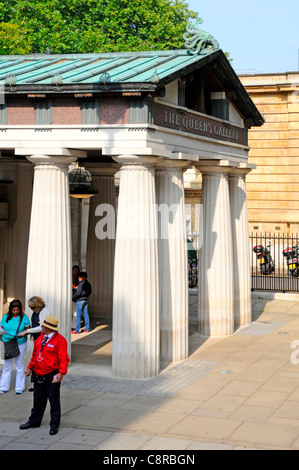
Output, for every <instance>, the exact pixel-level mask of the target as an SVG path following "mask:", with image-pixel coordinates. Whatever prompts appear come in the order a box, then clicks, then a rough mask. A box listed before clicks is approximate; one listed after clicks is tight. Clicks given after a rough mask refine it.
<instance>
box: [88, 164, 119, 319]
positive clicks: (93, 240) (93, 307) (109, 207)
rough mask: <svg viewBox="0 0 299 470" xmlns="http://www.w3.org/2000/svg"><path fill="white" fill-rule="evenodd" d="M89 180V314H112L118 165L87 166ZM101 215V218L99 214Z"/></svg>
mask: <svg viewBox="0 0 299 470" xmlns="http://www.w3.org/2000/svg"><path fill="white" fill-rule="evenodd" d="M86 168H87V169H88V170H89V171H90V172H91V173H92V184H93V186H94V188H95V189H96V190H98V193H97V194H96V195H95V196H93V197H92V198H91V200H90V207H89V220H88V235H87V254H86V270H87V273H88V278H89V281H90V282H91V284H92V289H93V293H92V295H91V296H90V299H89V312H90V315H91V316H92V317H109V318H111V317H112V304H113V276H114V254H115V235H116V201H115V182H114V175H115V173H116V172H117V170H118V169H119V166H118V165H117V164H116V163H115V164H111V165H110V166H108V165H105V167H103V168H101V166H96V167H95V166H90V165H88V164H87V165H86ZM99 217H100V218H99Z"/></svg>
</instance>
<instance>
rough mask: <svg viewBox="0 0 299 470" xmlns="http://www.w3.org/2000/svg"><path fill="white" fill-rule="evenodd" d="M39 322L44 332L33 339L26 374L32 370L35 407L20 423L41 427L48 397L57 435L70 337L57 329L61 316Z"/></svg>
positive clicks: (28, 426)
mask: <svg viewBox="0 0 299 470" xmlns="http://www.w3.org/2000/svg"><path fill="white" fill-rule="evenodd" d="M40 324H41V326H42V334H41V335H40V336H39V338H38V339H37V340H36V341H35V343H34V349H33V354H32V358H31V361H30V362H29V365H28V369H27V371H26V374H25V375H26V376H28V375H30V374H31V373H32V374H33V379H34V394H33V408H32V410H31V415H30V418H29V420H28V421H27V423H25V424H21V425H20V429H29V428H38V427H40V425H41V422H42V419H43V416H44V412H45V409H46V406H47V400H48V399H49V402H50V406H51V410H50V414H51V420H50V435H54V434H57V432H58V428H59V425H60V418H61V407H60V384H61V381H62V378H63V376H64V375H65V374H66V373H67V369H68V364H69V362H70V358H69V356H68V352H67V341H66V339H65V338H64V337H63V336H62V335H61V334H60V333H58V331H59V328H58V319H57V318H56V317H53V316H48V317H46V319H45V320H44V321H43V322H40Z"/></svg>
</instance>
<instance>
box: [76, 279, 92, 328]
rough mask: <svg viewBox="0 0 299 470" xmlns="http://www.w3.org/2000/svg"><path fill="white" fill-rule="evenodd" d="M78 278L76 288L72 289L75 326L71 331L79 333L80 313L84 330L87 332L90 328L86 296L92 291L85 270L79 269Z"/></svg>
mask: <svg viewBox="0 0 299 470" xmlns="http://www.w3.org/2000/svg"><path fill="white" fill-rule="evenodd" d="M78 278H79V284H78V286H77V288H76V289H73V302H76V328H75V331H73V333H74V334H79V333H80V328H81V315H82V314H83V317H84V321H85V326H84V331H85V332H88V331H89V328H90V320H89V314H88V297H89V296H90V294H91V293H92V288H91V284H90V282H89V281H88V280H87V273H86V272H85V271H81V272H80V273H79V276H78Z"/></svg>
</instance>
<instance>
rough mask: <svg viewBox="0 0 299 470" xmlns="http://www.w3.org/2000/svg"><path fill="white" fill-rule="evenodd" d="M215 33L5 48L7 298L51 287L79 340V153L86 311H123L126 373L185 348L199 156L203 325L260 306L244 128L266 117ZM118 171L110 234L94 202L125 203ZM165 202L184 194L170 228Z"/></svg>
mask: <svg viewBox="0 0 299 470" xmlns="http://www.w3.org/2000/svg"><path fill="white" fill-rule="evenodd" d="M205 46H206V47H202V48H201V49H200V50H199V52H198V53H194V51H191V52H190V51H188V50H178V51H158V52H157V51H155V52H138V53H137V52H134V53H115V54H86V55H77V54H76V55H64V56H56V55H34V56H6V57H4V56H1V57H0V84H2V85H3V86H4V89H5V102H4V104H2V105H0V196H1V202H0V210H1V220H0V240H1V246H0V301H1V308H2V307H3V305H4V304H5V303H6V302H9V301H11V300H12V299H13V298H20V299H21V300H22V301H23V303H24V304H25V305H27V303H26V301H27V300H28V298H29V297H30V296H32V295H39V296H41V297H43V298H44V299H45V300H46V302H47V306H48V307H49V309H50V311H51V312H52V313H53V314H55V315H56V316H57V317H58V318H59V320H60V326H61V330H62V333H63V334H64V335H65V336H66V338H67V339H68V341H69V343H70V334H71V313H72V306H71V284H72V282H71V268H72V263H73V261H74V257H73V255H72V232H73V240H75V239H76V240H77V242H78V239H81V238H80V237H81V235H80V234H77V235H76V237H77V238H76V237H74V234H75V232H76V222H75V221H76V209H75V205H76V203H73V212H72V213H73V217H72V218H71V206H70V195H69V178H68V171H69V167H70V165H71V164H73V163H74V162H76V161H79V162H80V164H81V165H84V167H85V168H86V169H88V171H89V172H90V173H91V174H92V183H93V186H94V187H95V189H96V190H97V191H98V192H97V194H96V195H95V196H93V197H92V198H91V199H90V208H89V211H87V212H86V207H85V205H84V203H83V211H85V212H84V217H85V218H86V217H87V216H88V232H87V233H86V237H87V243H86V269H87V272H88V275H89V280H90V282H91V283H92V285H93V297H92V298H91V300H90V311H91V315H93V316H97V317H101V316H107V315H108V316H109V315H110V316H112V315H113V355H112V372H113V374H114V375H115V376H117V377H127V378H146V377H151V376H154V375H157V374H158V373H159V365H160V362H161V361H163V362H172V361H180V360H184V359H185V358H186V357H187V356H188V288H187V259H186V235H185V220H186V214H185V204H184V202H185V199H184V180H183V176H184V173H185V172H188V170H189V169H190V168H196V170H197V171H198V172H200V173H201V175H202V200H201V201H198V203H200V202H201V203H202V205H203V214H202V224H203V227H202V229H203V244H202V248H201V250H200V261H199V269H200V272H199V279H200V283H199V300H198V332H199V333H200V334H202V335H205V336H225V335H230V334H232V333H233V332H234V329H235V328H236V327H237V326H239V325H246V324H249V323H250V321H251V302H250V271H249V246H248V219H247V203H246V188H245V177H246V174H247V173H248V172H249V171H250V170H251V168H252V166H250V165H249V164H248V151H249V148H248V144H247V132H248V128H250V127H251V126H261V125H262V124H263V118H262V116H261V115H260V113H259V112H258V110H257V108H256V107H255V105H254V104H253V102H252V101H251V99H250V98H249V96H248V94H247V92H246V91H245V89H244V87H243V86H242V84H241V82H240V81H239V79H238V77H237V75H236V74H235V72H234V71H233V69H232V67H231V65H230V63H229V61H228V60H227V58H226V57H225V55H224V53H223V52H222V50H220V49H219V48H217V47H215V44H214V43H213V42H211V43H209V44H208V43H206V44H205ZM116 173H117V174H118V175H119V195H118V207H117V211H115V212H113V211H112V212H111V213H110V219H109V221H108V219H107V221H108V224H109V227H110V228H111V227H113V226H115V227H116V232H115V233H116V236H115V237H107V238H105V239H100V238H99V237H98V236H97V231H96V227H97V224H99V222H101V220H102V218H103V217H104V216H105V217H107V213H106V214H104V215H103V213H101V211H100V209H98V208H99V206H101V207H102V205H103V204H106V205H107V207H108V206H109V207H112V208H116V197H115V179H114V177H115V174H116ZM187 174H188V173H187ZM136 203H137V204H138V206H139V207H141V208H142V210H135V211H132V207H136ZM162 205H165V207H170V206H172V207H174V208H175V210H174V211H173V212H172V214H171V216H170V217H169V221H168V223H167V224H166V226H163V230H164V235H165V230H166V236H163V237H161V229H162V226H161V223H162V222H163V221H162V222H161V217H160V216H159V214H158V213H157V211H156V210H155V208H157V207H158V208H159V207H161V206H162ZM116 213H117V220H115V219H116V216H115V217H113V214H116ZM111 214H112V216H111ZM71 225H72V227H71ZM98 228H99V226H98ZM132 234H133V235H134V236H132ZM136 234H137V235H136ZM27 313H29V312H27Z"/></svg>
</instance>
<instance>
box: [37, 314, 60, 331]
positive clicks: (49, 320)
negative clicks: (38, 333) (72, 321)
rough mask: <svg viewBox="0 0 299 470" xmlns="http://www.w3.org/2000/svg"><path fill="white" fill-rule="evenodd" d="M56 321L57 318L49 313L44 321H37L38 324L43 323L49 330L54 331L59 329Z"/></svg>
mask: <svg viewBox="0 0 299 470" xmlns="http://www.w3.org/2000/svg"><path fill="white" fill-rule="evenodd" d="M58 323H59V320H58V318H56V317H53V316H52V315H49V316H48V317H46V318H45V320H44V321H40V322H39V324H40V325H43V326H45V327H46V328H49V329H50V330H54V331H59V328H58Z"/></svg>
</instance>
